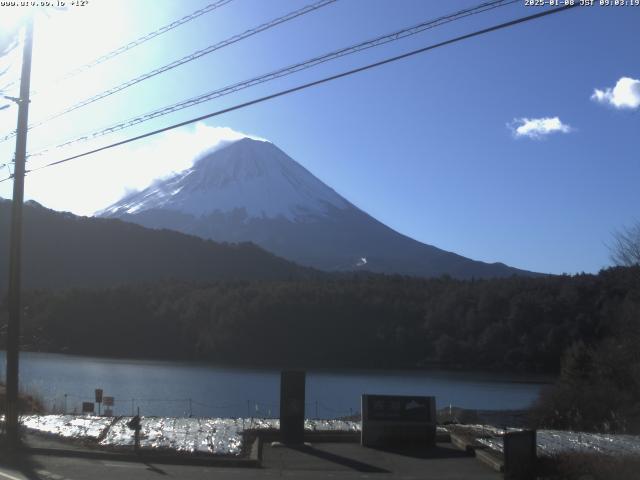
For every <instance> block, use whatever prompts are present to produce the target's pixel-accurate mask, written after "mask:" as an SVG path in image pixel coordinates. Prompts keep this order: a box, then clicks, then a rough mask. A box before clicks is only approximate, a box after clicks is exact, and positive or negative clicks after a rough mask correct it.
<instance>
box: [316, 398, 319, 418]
mask: <svg viewBox="0 0 640 480" xmlns="http://www.w3.org/2000/svg"><path fill="white" fill-rule="evenodd" d="M318 418H319V417H318V401H317V400H316V420H317V419H318Z"/></svg>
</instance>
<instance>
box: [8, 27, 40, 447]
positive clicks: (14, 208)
mask: <svg viewBox="0 0 640 480" xmlns="http://www.w3.org/2000/svg"><path fill="white" fill-rule="evenodd" d="M32 48H33V16H29V18H28V19H27V24H26V27H25V33H24V50H23V52H22V75H21V77H20V97H19V98H18V100H17V103H18V127H17V135H16V156H15V165H14V171H13V199H12V202H11V239H10V244H9V297H8V301H9V324H8V326H7V412H6V432H7V444H8V446H9V447H17V446H18V442H19V441H20V438H19V432H18V427H19V424H18V414H19V405H18V360H19V352H20V314H21V306H20V286H21V285H20V281H21V280H20V273H21V265H20V263H21V256H22V251H21V250H22V248H21V247H22V204H23V202H24V174H25V163H26V155H27V130H28V128H29V89H30V85H31V51H32Z"/></svg>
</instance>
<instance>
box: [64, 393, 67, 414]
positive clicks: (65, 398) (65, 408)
mask: <svg viewBox="0 0 640 480" xmlns="http://www.w3.org/2000/svg"><path fill="white" fill-rule="evenodd" d="M64 414H65V415H66V414H67V394H66V393H65V394H64Z"/></svg>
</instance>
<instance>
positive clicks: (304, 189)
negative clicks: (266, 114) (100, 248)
mask: <svg viewBox="0 0 640 480" xmlns="http://www.w3.org/2000/svg"><path fill="white" fill-rule="evenodd" d="M330 206H332V207H335V208H339V209H342V208H347V207H348V206H349V202H347V201H346V200H345V199H344V198H342V197H341V196H340V195H338V194H337V193H336V192H335V191H334V190H332V189H331V188H329V187H327V186H326V185H325V184H324V183H322V182H321V181H320V180H318V179H317V178H316V177H315V176H313V175H312V174H311V173H310V172H309V171H308V170H306V169H305V168H304V167H302V166H301V165H300V164H298V163H297V162H295V161H294V160H293V159H291V158H290V157H289V156H288V155H287V154H285V153H284V152H283V151H282V150H280V149H279V148H278V147H276V146H275V145H274V144H272V143H270V142H266V141H260V140H252V139H249V138H244V139H242V140H238V141H236V142H233V143H230V144H228V145H227V146H225V147H223V148H221V149H217V150H215V151H213V152H211V153H208V154H205V155H203V156H202V157H201V158H199V159H198V160H197V161H196V162H195V163H194V165H193V167H191V168H189V169H187V170H185V171H183V172H180V173H178V174H176V175H174V176H172V177H170V178H168V179H167V180H164V181H161V182H156V183H155V184H153V185H151V186H150V187H148V188H147V189H145V190H143V191H141V192H136V193H133V194H130V195H128V196H126V197H125V198H123V199H122V200H120V201H119V202H118V203H116V204H115V205H112V206H111V207H109V208H107V209H105V210H103V211H102V212H100V213H99V214H98V215H102V216H118V215H119V214H122V213H127V214H135V213H140V212H143V211H145V210H151V209H159V208H160V209H164V210H172V211H176V212H180V213H184V214H189V215H194V216H196V217H200V216H204V215H208V214H211V213H214V212H221V213H227V212H233V211H235V210H244V211H245V212H246V214H247V215H248V216H249V217H262V218H277V217H280V216H281V217H284V218H286V219H288V220H295V219H297V218H299V217H301V216H309V215H312V216H318V215H325V214H326V213H327V210H328V208H329V207H330Z"/></svg>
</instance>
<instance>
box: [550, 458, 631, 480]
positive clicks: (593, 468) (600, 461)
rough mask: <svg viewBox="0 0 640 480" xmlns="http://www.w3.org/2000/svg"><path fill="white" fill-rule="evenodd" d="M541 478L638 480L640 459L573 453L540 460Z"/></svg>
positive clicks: (561, 479)
mask: <svg viewBox="0 0 640 480" xmlns="http://www.w3.org/2000/svg"><path fill="white" fill-rule="evenodd" d="M540 472H541V473H542V475H541V476H540V477H539V478H544V479H549V480H551V479H553V480H638V479H639V478H640V458H639V457H623V456H619V457H612V456H607V455H601V454H597V453H572V454H563V455H559V456H557V457H555V458H553V459H549V458H545V459H540Z"/></svg>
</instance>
